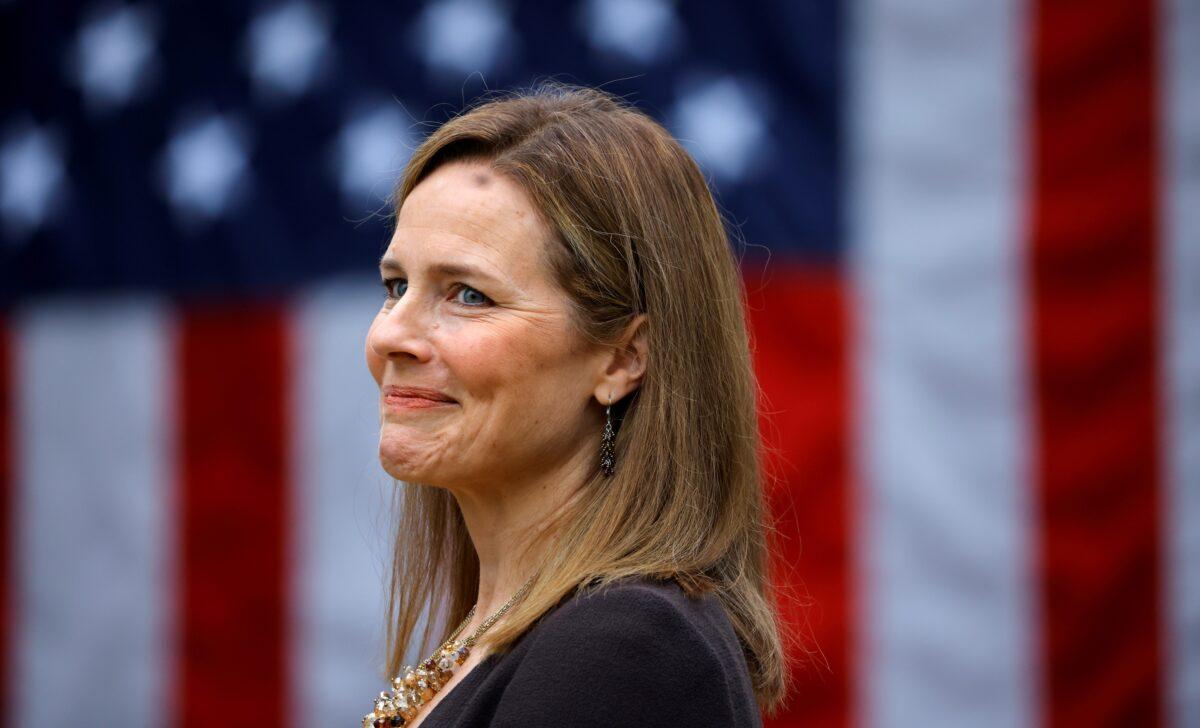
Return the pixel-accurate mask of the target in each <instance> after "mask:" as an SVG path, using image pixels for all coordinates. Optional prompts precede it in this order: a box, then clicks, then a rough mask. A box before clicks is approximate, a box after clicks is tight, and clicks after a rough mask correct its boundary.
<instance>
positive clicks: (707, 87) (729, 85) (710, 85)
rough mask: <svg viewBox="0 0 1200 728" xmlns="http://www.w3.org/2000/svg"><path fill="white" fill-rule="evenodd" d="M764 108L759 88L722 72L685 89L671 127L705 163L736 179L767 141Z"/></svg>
mask: <svg viewBox="0 0 1200 728" xmlns="http://www.w3.org/2000/svg"><path fill="white" fill-rule="evenodd" d="M764 114H765V104H764V102H763V101H762V100H761V98H760V95H759V94H757V93H755V92H754V90H753V89H752V88H750V87H749V86H748V85H747V84H746V83H745V82H743V81H741V80H738V79H735V78H733V77H730V76H723V77H720V78H717V79H714V80H710V81H707V82H704V83H700V84H695V85H694V86H693V87H691V88H690V89H689V90H688V91H686V92H685V93H683V94H682V97H681V98H680V100H679V101H678V102H677V103H676V105H675V109H674V111H673V113H672V114H671V128H672V131H673V132H674V133H675V136H676V137H678V138H679V140H680V141H681V142H683V143H684V145H685V146H687V148H688V149H689V150H691V152H692V153H693V154H694V155H696V158H697V160H698V161H699V162H700V164H701V166H702V167H704V168H706V169H709V170H712V171H713V172H714V173H716V174H717V175H719V176H721V177H724V178H726V179H728V180H731V181H738V180H740V179H742V178H743V177H744V176H745V175H746V174H747V173H748V172H749V171H750V169H751V167H752V166H753V164H754V163H755V162H756V161H757V160H758V159H759V158H760V154H761V152H762V148H763V145H764V144H765V143H766V140H767V129H766V122H765V120H764V118H763V116H764Z"/></svg>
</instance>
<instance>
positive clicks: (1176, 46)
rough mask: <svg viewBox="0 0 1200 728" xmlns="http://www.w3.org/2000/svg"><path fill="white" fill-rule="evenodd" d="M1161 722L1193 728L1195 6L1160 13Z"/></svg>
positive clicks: (1168, 7)
mask: <svg viewBox="0 0 1200 728" xmlns="http://www.w3.org/2000/svg"><path fill="white" fill-rule="evenodd" d="M1160 17H1161V19H1160V22H1161V23H1162V28H1163V32H1162V43H1161V45H1162V47H1163V55H1162V58H1163V63H1162V68H1163V84H1162V92H1161V96H1162V99H1163V102H1164V103H1163V107H1162V109H1163V113H1162V117H1163V121H1164V123H1163V127H1162V128H1163V143H1162V144H1161V145H1160V148H1161V149H1162V159H1163V164H1162V169H1163V185H1162V190H1163V193H1162V198H1163V203H1164V204H1163V207H1164V221H1163V226H1162V230H1163V245H1162V251H1163V252H1162V267H1161V270H1162V278H1163V284H1162V288H1163V292H1164V301H1163V306H1162V310H1163V312H1164V314H1165V320H1164V321H1163V325H1162V330H1163V334H1164V336H1163V339H1164V342H1165V350H1164V352H1163V361H1164V364H1165V367H1166V371H1165V372H1164V376H1163V381H1164V385H1165V386H1164V388H1163V411H1164V413H1165V414H1166V423H1165V427H1164V428H1163V432H1164V438H1163V441H1164V444H1165V453H1164V458H1163V464H1164V468H1163V472H1164V475H1165V478H1166V488H1165V491H1164V496H1165V497H1164V498H1163V505H1164V506H1165V512H1164V514H1163V526H1164V528H1163V533H1164V535H1165V537H1166V538H1165V540H1166V543H1165V544H1164V546H1165V548H1164V552H1165V553H1166V555H1167V564H1166V569H1165V570H1164V573H1165V574H1166V578H1165V579H1164V587H1165V588H1166V590H1167V594H1166V599H1165V600H1164V601H1165V603H1166V605H1167V606H1166V609H1167V615H1166V617H1167V620H1166V621H1167V624H1166V629H1165V630H1164V637H1165V640H1164V641H1165V643H1166V650H1165V652H1166V657H1167V660H1168V662H1167V665H1166V674H1167V680H1166V690H1167V695H1168V699H1167V716H1168V718H1169V721H1170V724H1173V725H1176V726H1179V728H1183V726H1198V725H1200V3H1196V2H1194V0H1168V1H1167V2H1165V3H1163V5H1162V12H1161V16H1160Z"/></svg>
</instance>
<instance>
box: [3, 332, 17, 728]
mask: <svg viewBox="0 0 1200 728" xmlns="http://www.w3.org/2000/svg"><path fill="white" fill-rule="evenodd" d="M16 371H17V368H16V367H15V366H13V350H12V343H11V330H10V328H9V322H8V320H6V319H4V318H3V317H0V726H5V725H8V720H9V719H8V716H9V715H10V714H11V712H12V709H11V703H10V701H9V698H10V696H11V692H12V684H13V683H12V680H10V679H9V677H10V676H9V674H8V668H9V665H10V664H11V663H12V661H13V660H12V655H13V652H12V648H13V641H12V626H13V592H14V590H13V577H14V576H16V569H15V568H14V566H15V565H14V564H13V563H12V559H13V556H14V554H15V553H16V549H15V548H14V547H15V545H16V544H14V543H13V540H14V539H15V538H16V534H17V529H16V528H15V525H16V524H15V523H14V522H13V512H12V502H13V496H14V493H15V490H16V488H15V487H14V486H15V484H14V483H13V480H14V479H15V478H16V472H15V467H14V463H15V454H16V429H15V426H14V425H13V421H14V420H15V419H16V417H15V416H14V414H15V412H14V411H15V409H16V406H17V403H16V397H15V396H14V393H15V392H16V386H15V385H14V384H13V377H14V376H16Z"/></svg>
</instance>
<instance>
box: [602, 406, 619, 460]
mask: <svg viewBox="0 0 1200 728" xmlns="http://www.w3.org/2000/svg"><path fill="white" fill-rule="evenodd" d="M616 439H617V435H616V432H615V431H614V430H613V424H612V392H609V394H608V406H607V407H605V408H604V435H603V436H601V438H600V470H601V471H603V472H604V475H605V477H610V476H612V474H613V471H614V470H615V469H616V464H617V453H616V450H615V449H614V448H613V444H614V443H615V442H616Z"/></svg>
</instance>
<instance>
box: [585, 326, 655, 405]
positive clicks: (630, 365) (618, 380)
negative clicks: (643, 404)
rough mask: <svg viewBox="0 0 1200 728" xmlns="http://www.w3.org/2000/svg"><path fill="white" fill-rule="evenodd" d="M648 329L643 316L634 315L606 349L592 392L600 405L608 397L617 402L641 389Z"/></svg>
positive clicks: (648, 349) (647, 358) (648, 351)
mask: <svg viewBox="0 0 1200 728" xmlns="http://www.w3.org/2000/svg"><path fill="white" fill-rule="evenodd" d="M648 327H649V324H648V322H647V320H646V314H644V313H643V314H638V315H637V316H636V317H635V318H634V319H633V320H632V321H630V322H629V325H628V326H627V327H625V333H624V334H622V336H621V338H620V340H619V341H618V342H617V344H616V345H615V346H613V347H611V348H606V350H605V351H606V354H605V357H604V361H603V367H604V368H603V370H602V372H601V374H600V380H599V381H598V382H597V383H596V388H595V390H594V392H593V393H594V394H595V396H596V400H597V401H598V402H599V403H600V404H608V400H609V396H610V395H611V396H612V401H613V402H619V401H620V400H622V399H624V398H625V396H626V395H628V394H630V393H631V392H633V391H634V390H635V389H637V388H638V386H639V385H641V383H642V376H643V375H644V374H645V373H646V364H647V363H648V361H649V355H650V345H649V343H648V341H649V337H648V336H647V333H646V331H647V328H648Z"/></svg>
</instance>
